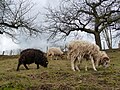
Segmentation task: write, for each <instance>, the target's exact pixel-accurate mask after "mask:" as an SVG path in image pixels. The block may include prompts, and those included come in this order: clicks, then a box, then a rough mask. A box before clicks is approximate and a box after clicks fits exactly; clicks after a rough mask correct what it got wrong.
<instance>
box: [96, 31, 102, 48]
mask: <svg viewBox="0 0 120 90" xmlns="http://www.w3.org/2000/svg"><path fill="white" fill-rule="evenodd" d="M94 35H95V42H96V44H97V45H98V46H99V47H100V50H102V46H101V39H100V33H99V32H95V33H94Z"/></svg>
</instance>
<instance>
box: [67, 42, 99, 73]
mask: <svg viewBox="0 0 120 90" xmlns="http://www.w3.org/2000/svg"><path fill="white" fill-rule="evenodd" d="M67 47H68V59H70V60H71V67H72V70H73V71H76V70H78V71H80V69H79V67H78V65H79V64H80V63H81V62H82V59H83V58H85V59H86V61H87V60H91V62H92V66H93V69H94V70H95V71H97V69H96V67H95V62H94V59H95V60H96V62H97V59H98V53H99V52H100V48H99V46H98V45H96V44H93V43H90V42H87V41H82V40H75V41H71V42H70V43H69V44H68V46H67ZM85 70H86V71H87V64H86V66H85Z"/></svg>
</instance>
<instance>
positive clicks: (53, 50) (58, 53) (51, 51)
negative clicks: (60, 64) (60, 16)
mask: <svg viewBox="0 0 120 90" xmlns="http://www.w3.org/2000/svg"><path fill="white" fill-rule="evenodd" d="M62 54H63V52H62V51H61V49H60V48H57V47H51V48H49V49H48V51H47V57H49V56H50V57H51V60H52V59H53V58H54V57H56V60H57V57H58V56H61V55H62Z"/></svg>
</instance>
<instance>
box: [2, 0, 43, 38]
mask: <svg viewBox="0 0 120 90" xmlns="http://www.w3.org/2000/svg"><path fill="white" fill-rule="evenodd" d="M33 6H34V4H33V3H32V2H29V1H28V0H0V34H3V33H5V34H7V35H9V36H11V37H12V38H15V37H16V35H18V34H20V33H26V34H27V35H37V34H38V33H41V32H40V30H39V29H38V28H37V26H36V24H35V19H36V17H37V14H36V15H34V16H32V15H31V16H30V10H31V9H32V8H33Z"/></svg>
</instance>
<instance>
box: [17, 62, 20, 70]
mask: <svg viewBox="0 0 120 90" xmlns="http://www.w3.org/2000/svg"><path fill="white" fill-rule="evenodd" d="M20 65H21V63H18V66H17V71H19V67H20Z"/></svg>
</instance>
